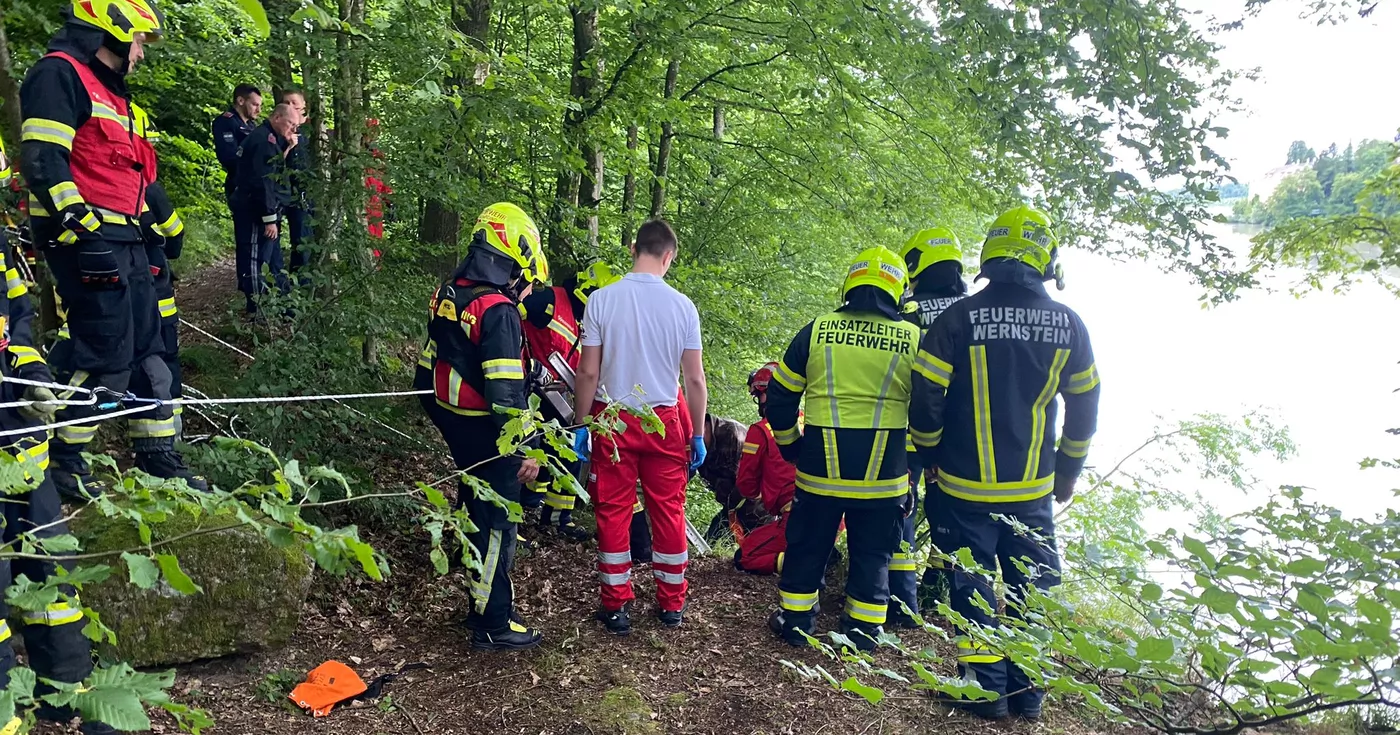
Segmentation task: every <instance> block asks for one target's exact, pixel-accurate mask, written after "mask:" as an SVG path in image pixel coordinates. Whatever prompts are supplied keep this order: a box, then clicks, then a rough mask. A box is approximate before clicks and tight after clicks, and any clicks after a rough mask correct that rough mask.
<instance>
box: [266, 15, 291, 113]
mask: <svg viewBox="0 0 1400 735" xmlns="http://www.w3.org/2000/svg"><path fill="white" fill-rule="evenodd" d="M263 9H264V10H266V11H267V21H268V25H269V26H271V33H270V34H269V35H268V39H267V71H268V74H269V76H270V77H271V79H272V100H276V99H277V98H279V97H280V96H281V95H282V92H283V91H284V90H287V89H291V87H292V53H291V40H290V39H292V38H294V37H295V35H296V28H295V27H294V26H293V25H292V21H291V17H292V13H293V11H294V10H295V8H292V7H289V4H288V3H287V0H263ZM272 100H269V101H272Z"/></svg>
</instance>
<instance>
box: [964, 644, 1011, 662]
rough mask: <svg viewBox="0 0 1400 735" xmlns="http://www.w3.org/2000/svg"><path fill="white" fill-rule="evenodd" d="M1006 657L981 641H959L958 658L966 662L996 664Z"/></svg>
mask: <svg viewBox="0 0 1400 735" xmlns="http://www.w3.org/2000/svg"><path fill="white" fill-rule="evenodd" d="M1004 658H1006V657H1005V656H1002V655H1000V654H996V653H992V649H990V648H987V647H986V646H984V645H982V644H980V643H973V642H971V641H958V660H959V661H961V662H962V663H965V664H994V663H997V662H999V661H1001V660H1002V659H1004Z"/></svg>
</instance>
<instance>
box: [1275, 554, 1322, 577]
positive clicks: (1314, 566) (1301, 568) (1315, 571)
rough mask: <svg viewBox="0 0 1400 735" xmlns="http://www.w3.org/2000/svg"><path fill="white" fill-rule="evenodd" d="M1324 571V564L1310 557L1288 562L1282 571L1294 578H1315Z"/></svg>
mask: <svg viewBox="0 0 1400 735" xmlns="http://www.w3.org/2000/svg"><path fill="white" fill-rule="evenodd" d="M1326 569H1327V563H1326V562H1324V561H1322V560H1321V559H1314V558H1312V557H1310V556H1305V557H1302V558H1300V559H1294V560H1293V561H1290V562H1288V563H1287V564H1285V565H1284V567H1283V571H1285V572H1288V573H1289V574H1292V575H1293V576H1295V577H1315V576H1317V575H1319V574H1321V573H1322V572H1323V571H1324V570H1326Z"/></svg>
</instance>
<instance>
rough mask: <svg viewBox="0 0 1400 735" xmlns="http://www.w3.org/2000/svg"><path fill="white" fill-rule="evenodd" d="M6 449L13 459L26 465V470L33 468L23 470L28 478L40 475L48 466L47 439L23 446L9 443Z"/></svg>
mask: <svg viewBox="0 0 1400 735" xmlns="http://www.w3.org/2000/svg"><path fill="white" fill-rule="evenodd" d="M28 441H32V440H28ZM6 451H8V452H9V453H10V455H11V456H13V457H14V458H15V460H17V461H18V462H19V463H20V464H23V465H27V468H26V470H30V469H32V470H35V471H34V472H29V471H26V472H25V475H26V477H28V478H29V479H34V478H37V477H40V476H41V475H43V473H44V471H45V470H47V469H48V468H49V440H48V439H45V440H43V441H41V442H39V443H38V444H31V445H29V446H25V447H20V446H18V445H11V446H9V447H6ZM31 463H33V464H31Z"/></svg>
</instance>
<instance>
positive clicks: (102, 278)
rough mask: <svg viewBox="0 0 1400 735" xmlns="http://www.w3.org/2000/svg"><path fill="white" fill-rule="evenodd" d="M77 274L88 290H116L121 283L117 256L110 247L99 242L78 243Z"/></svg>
mask: <svg viewBox="0 0 1400 735" xmlns="http://www.w3.org/2000/svg"><path fill="white" fill-rule="evenodd" d="M78 274H79V275H80V276H81V277H82V279H83V285H84V286H86V287H88V288H95V289H106V288H117V287H118V286H120V285H121V283H122V272H121V267H120V266H119V265H117V256H116V255H115V254H114V253H113V252H112V247H111V246H110V245H108V244H106V243H104V242H102V241H101V240H98V241H97V242H91V243H90V242H80V243H78Z"/></svg>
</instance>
